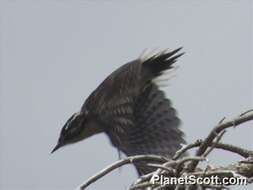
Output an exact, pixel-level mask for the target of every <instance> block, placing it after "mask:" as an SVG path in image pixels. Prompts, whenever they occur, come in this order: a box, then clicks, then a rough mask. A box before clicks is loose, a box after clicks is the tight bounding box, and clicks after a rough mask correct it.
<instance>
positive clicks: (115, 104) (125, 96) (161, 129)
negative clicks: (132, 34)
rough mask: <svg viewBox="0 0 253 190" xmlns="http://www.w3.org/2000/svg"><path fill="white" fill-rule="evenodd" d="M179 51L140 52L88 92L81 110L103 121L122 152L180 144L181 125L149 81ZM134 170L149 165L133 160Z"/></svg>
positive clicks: (172, 148) (158, 150)
mask: <svg viewBox="0 0 253 190" xmlns="http://www.w3.org/2000/svg"><path fill="white" fill-rule="evenodd" d="M179 51H180V48H179V49H176V50H174V51H168V50H165V51H157V52H153V53H144V54H142V55H141V56H140V58H138V59H136V60H134V61H132V62H129V63H127V64H125V65H123V66H122V67H120V68H119V69H117V70H116V71H114V72H113V73H112V74H111V75H109V76H108V77H107V78H106V79H105V80H104V81H103V82H102V83H101V85H100V86H99V87H98V88H97V89H96V90H95V91H94V92H93V93H92V94H91V95H90V96H89V97H88V99H87V100H86V101H85V103H84V105H83V106H82V109H81V111H82V112H84V111H85V112H88V113H89V115H92V116H93V117H92V118H93V119H96V121H97V122H98V123H99V126H100V127H102V129H103V130H102V131H104V132H105V133H106V134H107V135H108V137H109V139H110V141H111V143H112V144H113V146H115V147H116V148H117V149H118V150H120V151H121V152H123V153H125V154H126V155H127V156H131V155H138V154H157V155H163V156H167V157H169V158H170V157H172V156H173V154H174V153H175V152H176V151H177V150H178V149H179V148H180V147H181V144H182V143H185V141H184V134H183V132H182V131H181V130H180V128H179V125H180V120H179V118H178V117H177V114H176V111H175V109H174V108H173V107H172V105H171V101H170V100H169V99H167V98H166V97H165V94H164V92H163V91H162V90H160V89H159V87H158V85H157V84H156V83H155V82H154V79H155V78H157V77H159V76H161V75H162V74H163V72H164V71H166V70H169V69H172V65H173V63H174V62H176V60H177V58H178V57H180V56H181V55H182V54H178V52H179ZM135 166H136V169H137V171H138V173H139V175H142V174H145V173H147V172H150V171H151V168H148V167H143V164H142V163H138V164H135Z"/></svg>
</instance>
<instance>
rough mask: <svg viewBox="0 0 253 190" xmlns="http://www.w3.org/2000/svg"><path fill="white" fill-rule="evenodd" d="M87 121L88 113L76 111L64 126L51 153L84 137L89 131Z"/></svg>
mask: <svg viewBox="0 0 253 190" xmlns="http://www.w3.org/2000/svg"><path fill="white" fill-rule="evenodd" d="M86 123H87V114H86V113H83V112H77V113H74V114H73V115H72V116H71V117H70V118H69V119H68V121H67V122H66V124H65V125H64V126H63V128H62V130H61V133H60V137H59V139H58V142H57V145H56V146H55V147H54V149H53V150H52V152H51V153H53V152H55V151H56V150H58V149H59V148H61V147H63V146H65V145H68V144H72V143H75V142H78V141H80V140H82V139H84V138H85V137H86V136H87V135H88V133H89V132H88V131H86V130H87V129H86V128H87V127H86Z"/></svg>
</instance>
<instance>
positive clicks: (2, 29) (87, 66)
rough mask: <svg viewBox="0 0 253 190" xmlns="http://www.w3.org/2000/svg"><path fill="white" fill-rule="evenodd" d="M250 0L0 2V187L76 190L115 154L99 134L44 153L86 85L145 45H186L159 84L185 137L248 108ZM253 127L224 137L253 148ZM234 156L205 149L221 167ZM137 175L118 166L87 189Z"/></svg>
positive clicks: (119, 185) (122, 183)
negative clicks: (169, 74)
mask: <svg viewBox="0 0 253 190" xmlns="http://www.w3.org/2000/svg"><path fill="white" fill-rule="evenodd" d="M251 3H252V1H250V0H240V1H236V0H205V1H203V0H180V1H178V0H168V1H161V0H160V1H155V0H149V1H148V0H146V1H144V0H142V1H138V2H136V1H133V0H131V1H130V0H129V1H125V2H123V1H122V2H121V3H120V2H119V1H116V0H108V1H102V0H101V1H98V0H96V1H95V0H94V1H91V0H72V1H69V0H9V1H7V0H0V11H1V12H0V15H1V20H0V61H1V62H0V68H1V69H0V84H1V86H0V87H1V88H0V90H1V91H0V92H1V94H0V105H1V106H0V126H1V128H0V149H1V154H0V189H3V190H58V189H61V190H69V189H74V188H75V187H77V185H78V184H80V183H81V182H82V181H83V180H84V179H87V178H88V177H90V176H91V175H93V174H94V173H96V172H97V171H99V170H100V169H102V168H104V167H105V166H107V165H108V164H110V163H112V162H114V161H116V160H117V159H118V158H117V151H116V150H115V149H114V148H112V147H111V145H110V143H109V141H108V139H107V137H105V135H102V134H101V135H97V136H94V137H92V138H90V139H87V140H86V141H84V142H81V143H78V144H75V145H72V146H69V147H66V148H64V149H62V150H60V151H58V152H56V153H55V154H53V155H50V154H49V153H50V151H51V149H52V148H53V146H54V145H55V143H56V141H57V138H58V135H59V132H60V129H61V127H62V125H63V124H64V123H65V121H66V120H67V119H68V117H69V116H70V115H71V114H72V113H73V112H75V111H78V109H80V107H81V105H82V103H83V101H84V100H85V98H86V97H87V96H88V95H89V94H90V93H91V92H92V90H94V89H95V88H96V87H97V85H98V84H99V83H100V82H101V81H102V80H103V79H104V78H105V77H106V76H107V75H108V74H110V73H111V72H112V71H113V70H114V69H116V68H117V67H119V66H120V65H122V64H124V63H126V62H128V61H130V60H132V59H134V58H136V57H137V56H139V54H140V53H141V51H142V50H143V49H145V48H153V47H161V48H172V49H173V48H177V47H179V46H184V51H185V52H186V54H185V55H184V56H183V57H182V58H180V60H179V62H178V65H179V66H180V68H179V69H178V70H176V77H174V78H173V79H172V80H170V81H169V86H168V87H166V88H165V91H166V93H167V95H168V97H170V99H171V100H172V101H173V102H174V106H175V107H176V108H177V109H178V112H179V115H180V117H181V118H182V120H183V126H182V127H183V130H184V131H185V133H186V134H187V140H188V141H189V142H190V141H193V140H195V139H198V138H202V137H205V136H206V135H207V134H208V132H209V131H210V130H211V128H212V127H213V126H214V125H215V124H216V123H217V122H218V121H219V120H220V119H221V118H222V117H223V116H228V117H231V116H236V115H238V114H239V113H241V112H243V111H245V110H247V109H249V108H252V105H253V104H252V25H251V22H252V5H251ZM250 125H252V123H248V124H245V125H244V126H243V127H241V128H240V129H238V128H237V129H232V130H229V132H228V133H227V134H226V136H225V138H224V141H225V142H227V143H233V144H237V145H241V146H243V147H245V148H249V149H253V143H252V138H253V130H252V127H251V128H250ZM235 159H239V157H233V156H232V155H231V154H224V153H220V152H219V151H215V152H214V153H213V154H211V155H210V161H211V162H214V163H218V164H224V163H231V162H232V161H234V160H235ZM135 178H136V174H135V171H134V169H133V168H132V167H124V168H123V169H122V170H121V171H115V172H113V173H112V174H110V175H109V176H107V177H105V178H103V179H102V180H101V181H99V182H98V183H96V184H93V185H92V186H90V188H89V189H96V190H104V189H112V190H118V189H126V188H127V187H128V185H130V184H131V183H132V182H133V180H134V179H135ZM233 189H239V188H238V187H235V188H233ZM245 189H246V188H245ZM247 189H252V186H251V187H248V188H247Z"/></svg>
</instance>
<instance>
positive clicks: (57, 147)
mask: <svg viewBox="0 0 253 190" xmlns="http://www.w3.org/2000/svg"><path fill="white" fill-rule="evenodd" d="M59 148H61V145H60V143H58V144H57V145H56V146H55V147H54V149H53V150H52V152H51V154H52V153H54V152H55V151H56V150H58V149H59Z"/></svg>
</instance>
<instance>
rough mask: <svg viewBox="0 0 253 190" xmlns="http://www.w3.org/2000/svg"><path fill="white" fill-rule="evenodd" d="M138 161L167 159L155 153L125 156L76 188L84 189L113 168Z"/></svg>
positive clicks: (163, 160) (162, 160)
mask: <svg viewBox="0 0 253 190" xmlns="http://www.w3.org/2000/svg"><path fill="white" fill-rule="evenodd" d="M139 161H160V162H165V161H167V159H166V158H165V157H162V156H157V155H138V156H130V157H128V158H125V159H123V160H119V161H117V162H115V163H114V164H112V165H110V166H108V167H106V168H105V169H103V170H101V171H100V172H98V173H97V174H95V175H94V176H92V177H90V178H89V179H88V180H87V181H85V182H84V183H83V184H81V185H80V187H78V189H79V190H83V189H85V188H86V187H88V186H89V185H90V184H92V183H94V182H95V181H97V180H98V179H100V178H102V177H103V176H105V175H106V174H108V173H110V172H111V171H113V170H115V169H117V168H119V167H121V166H123V165H126V164H130V163H133V162H139Z"/></svg>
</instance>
